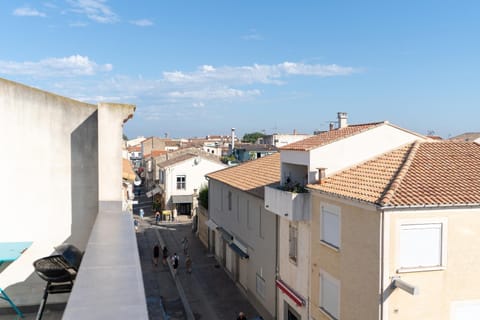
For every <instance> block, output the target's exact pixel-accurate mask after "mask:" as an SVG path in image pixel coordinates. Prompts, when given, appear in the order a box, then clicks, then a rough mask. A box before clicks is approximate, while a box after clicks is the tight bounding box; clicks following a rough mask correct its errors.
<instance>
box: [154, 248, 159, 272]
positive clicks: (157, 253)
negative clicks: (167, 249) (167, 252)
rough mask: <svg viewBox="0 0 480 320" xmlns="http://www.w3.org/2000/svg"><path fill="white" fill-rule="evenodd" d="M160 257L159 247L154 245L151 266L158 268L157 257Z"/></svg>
mask: <svg viewBox="0 0 480 320" xmlns="http://www.w3.org/2000/svg"><path fill="white" fill-rule="evenodd" d="M159 256H160V246H159V245H158V244H156V245H155V246H154V247H153V264H154V265H155V267H156V266H158V257H159Z"/></svg>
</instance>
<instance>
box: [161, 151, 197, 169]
mask: <svg viewBox="0 0 480 320" xmlns="http://www.w3.org/2000/svg"><path fill="white" fill-rule="evenodd" d="M195 157H198V156H197V155H195V154H191V153H186V154H182V155H181V156H178V157H175V158H173V159H169V160H165V161H163V162H160V163H158V164H157V165H158V166H159V167H161V168H166V167H170V166H172V165H174V164H177V163H180V162H183V161H186V160H188V159H191V158H195Z"/></svg>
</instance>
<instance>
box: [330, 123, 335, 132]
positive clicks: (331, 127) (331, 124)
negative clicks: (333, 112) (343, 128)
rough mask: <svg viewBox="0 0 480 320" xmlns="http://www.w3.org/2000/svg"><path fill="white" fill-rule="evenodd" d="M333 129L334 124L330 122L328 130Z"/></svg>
mask: <svg viewBox="0 0 480 320" xmlns="http://www.w3.org/2000/svg"><path fill="white" fill-rule="evenodd" d="M333 129H335V124H334V123H333V122H330V126H329V130H330V131H332V130H333Z"/></svg>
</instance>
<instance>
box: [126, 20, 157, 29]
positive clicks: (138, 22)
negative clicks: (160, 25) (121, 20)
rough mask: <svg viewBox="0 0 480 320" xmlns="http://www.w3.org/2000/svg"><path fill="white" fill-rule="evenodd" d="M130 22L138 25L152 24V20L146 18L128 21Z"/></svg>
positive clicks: (147, 25) (146, 25)
mask: <svg viewBox="0 0 480 320" xmlns="http://www.w3.org/2000/svg"><path fill="white" fill-rule="evenodd" d="M130 23H131V24H134V25H136V26H139V27H150V26H153V21H151V20H148V19H140V20H132V21H130Z"/></svg>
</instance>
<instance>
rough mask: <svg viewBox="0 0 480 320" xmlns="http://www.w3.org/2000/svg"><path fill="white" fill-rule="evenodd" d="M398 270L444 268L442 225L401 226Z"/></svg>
mask: <svg viewBox="0 0 480 320" xmlns="http://www.w3.org/2000/svg"><path fill="white" fill-rule="evenodd" d="M399 236H400V238H399V246H400V248H399V266H400V269H416V268H429V267H430V268H432V267H442V266H445V254H444V249H445V247H444V243H443V242H444V223H441V222H440V223H422V224H413V223H412V224H407V223H405V224H401V225H400V232H399Z"/></svg>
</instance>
